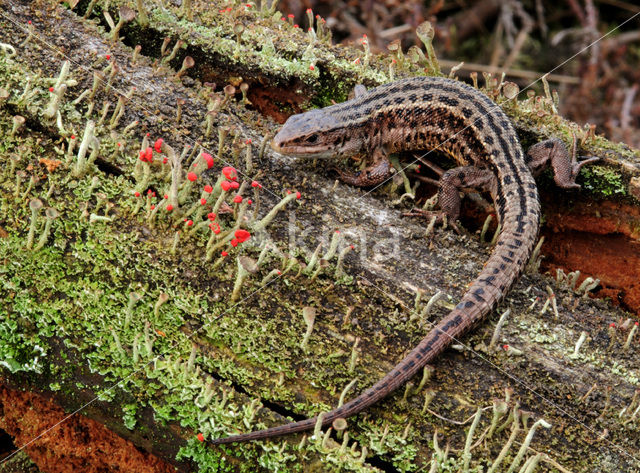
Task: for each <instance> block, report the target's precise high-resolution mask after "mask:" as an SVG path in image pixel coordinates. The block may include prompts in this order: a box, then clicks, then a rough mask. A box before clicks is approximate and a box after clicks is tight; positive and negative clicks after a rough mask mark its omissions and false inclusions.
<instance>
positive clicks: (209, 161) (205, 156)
mask: <svg viewBox="0 0 640 473" xmlns="http://www.w3.org/2000/svg"><path fill="white" fill-rule="evenodd" d="M201 156H202V159H204V160H205V161H206V162H207V169H211V168H212V167H213V157H212V156H211V155H210V154H209V153H202V155H201Z"/></svg>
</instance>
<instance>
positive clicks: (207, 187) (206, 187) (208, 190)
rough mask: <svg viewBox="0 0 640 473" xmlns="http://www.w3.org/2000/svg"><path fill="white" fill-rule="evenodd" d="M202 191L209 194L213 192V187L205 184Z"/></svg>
mask: <svg viewBox="0 0 640 473" xmlns="http://www.w3.org/2000/svg"><path fill="white" fill-rule="evenodd" d="M204 191H205V192H206V193H207V194H211V193H212V192H213V187H211V186H210V185H209V184H207V185H206V186H204Z"/></svg>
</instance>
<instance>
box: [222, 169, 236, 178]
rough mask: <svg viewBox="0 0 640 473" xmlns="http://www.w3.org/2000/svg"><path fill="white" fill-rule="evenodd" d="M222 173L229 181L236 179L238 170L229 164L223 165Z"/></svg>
mask: <svg viewBox="0 0 640 473" xmlns="http://www.w3.org/2000/svg"><path fill="white" fill-rule="evenodd" d="M222 174H223V175H224V177H226V178H227V179H229V180H230V181H235V180H236V179H238V172H237V171H236V169H235V168H234V167H231V166H225V167H223V168H222Z"/></svg>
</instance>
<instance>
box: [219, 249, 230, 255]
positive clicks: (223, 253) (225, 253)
mask: <svg viewBox="0 0 640 473" xmlns="http://www.w3.org/2000/svg"><path fill="white" fill-rule="evenodd" d="M220 254H221V255H222V256H229V253H227V252H226V251H224V250H222V253H220Z"/></svg>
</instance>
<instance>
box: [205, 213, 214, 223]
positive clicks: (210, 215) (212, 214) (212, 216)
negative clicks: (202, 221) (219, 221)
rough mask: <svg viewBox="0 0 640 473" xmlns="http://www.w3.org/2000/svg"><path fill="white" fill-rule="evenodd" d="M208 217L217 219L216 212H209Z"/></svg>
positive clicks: (212, 219)
mask: <svg viewBox="0 0 640 473" xmlns="http://www.w3.org/2000/svg"><path fill="white" fill-rule="evenodd" d="M207 218H208V219H209V220H211V221H212V222H213V221H214V220H215V219H216V214H214V213H213V212H209V213H208V214H207Z"/></svg>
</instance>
